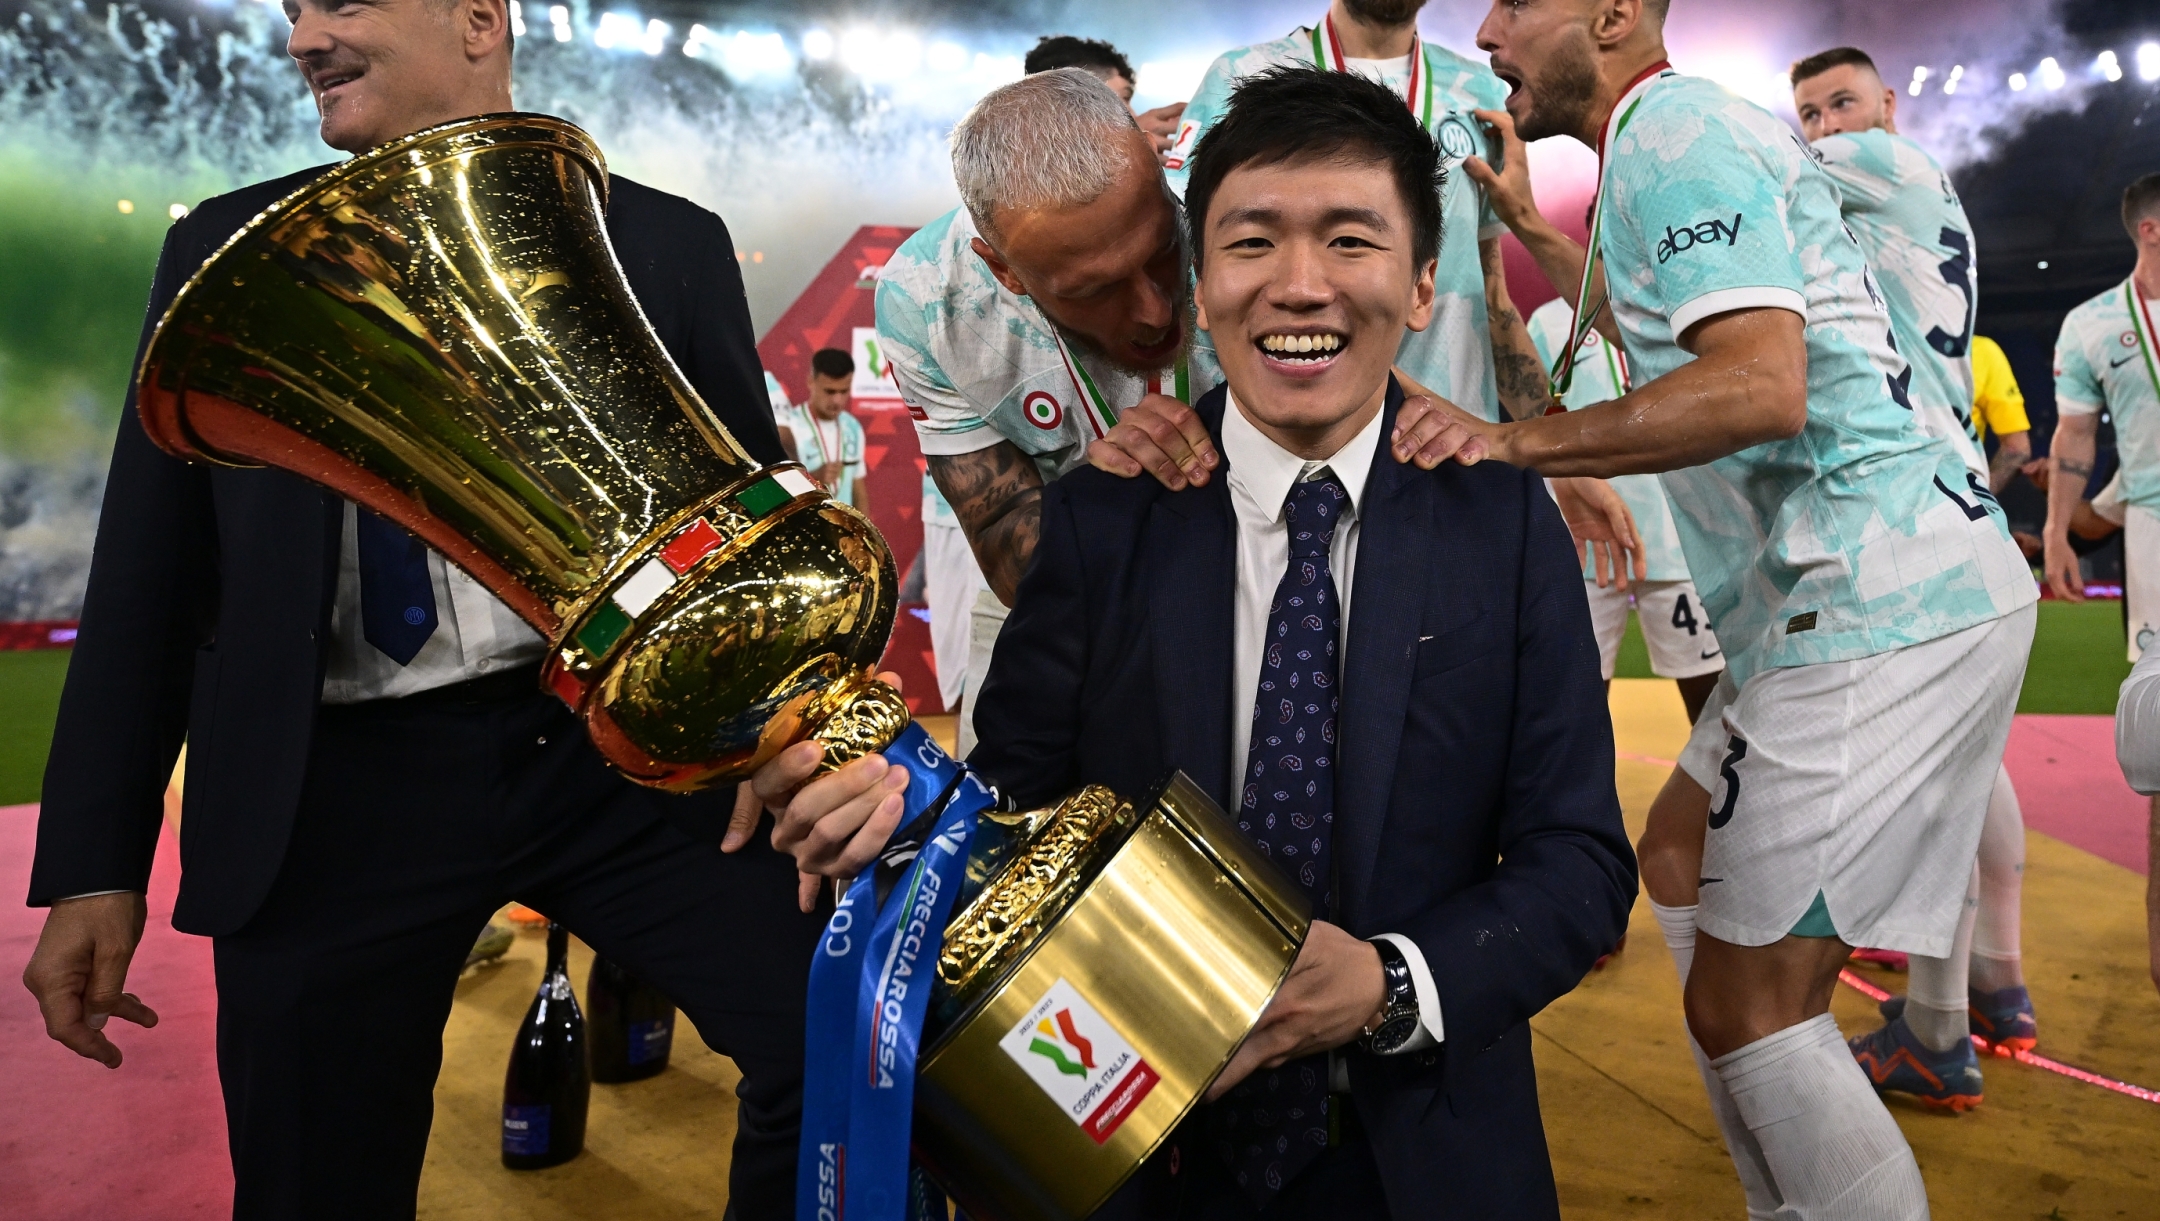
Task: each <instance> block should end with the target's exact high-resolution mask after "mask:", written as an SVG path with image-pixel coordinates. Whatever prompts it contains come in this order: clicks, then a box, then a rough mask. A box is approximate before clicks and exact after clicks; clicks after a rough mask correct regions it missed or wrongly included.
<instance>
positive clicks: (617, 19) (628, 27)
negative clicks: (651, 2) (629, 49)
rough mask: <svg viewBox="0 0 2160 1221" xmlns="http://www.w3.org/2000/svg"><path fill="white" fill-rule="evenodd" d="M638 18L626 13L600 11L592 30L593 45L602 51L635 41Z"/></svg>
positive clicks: (636, 38) (637, 34)
mask: <svg viewBox="0 0 2160 1221" xmlns="http://www.w3.org/2000/svg"><path fill="white" fill-rule="evenodd" d="M639 33H640V31H639V28H638V19H637V18H635V17H632V16H631V15H630V14H628V13H602V14H600V24H599V26H598V27H597V28H595V29H594V30H593V36H592V40H593V45H594V46H596V47H598V48H600V49H601V50H603V51H612V50H614V49H615V48H616V47H618V46H622V45H624V44H629V43H635V42H636V41H637V40H638V36H639Z"/></svg>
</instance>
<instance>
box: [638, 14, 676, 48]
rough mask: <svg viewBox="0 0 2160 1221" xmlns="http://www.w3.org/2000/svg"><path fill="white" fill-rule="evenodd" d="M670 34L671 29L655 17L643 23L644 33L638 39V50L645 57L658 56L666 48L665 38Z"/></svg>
mask: <svg viewBox="0 0 2160 1221" xmlns="http://www.w3.org/2000/svg"><path fill="white" fill-rule="evenodd" d="M672 32H673V27H671V26H669V25H668V23H667V22H665V21H662V20H660V19H659V18H657V17H655V18H654V19H652V20H651V21H648V22H646V23H645V33H644V35H643V36H642V37H640V38H639V39H638V50H640V51H643V52H645V53H646V54H647V55H658V54H659V53H660V52H661V51H662V50H663V49H665V48H666V46H667V36H668V35H669V34H670V33H672Z"/></svg>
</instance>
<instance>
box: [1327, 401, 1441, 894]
mask: <svg viewBox="0 0 2160 1221" xmlns="http://www.w3.org/2000/svg"><path fill="white" fill-rule="evenodd" d="M1401 406H1402V390H1401V388H1400V387H1398V386H1397V385H1396V384H1395V381H1394V379H1393V378H1389V379H1388V397H1387V406H1386V407H1384V408H1383V409H1382V412H1381V415H1382V421H1381V431H1380V439H1381V443H1380V445H1379V447H1378V448H1377V449H1375V450H1374V452H1373V465H1372V471H1371V473H1370V474H1369V475H1368V476H1367V477H1366V483H1365V489H1366V491H1365V503H1364V504H1363V505H1361V506H1360V507H1359V510H1358V515H1359V526H1358V545H1357V546H1358V555H1357V570H1356V576H1355V578H1354V580H1355V582H1356V584H1355V585H1354V586H1353V587H1352V589H1351V601H1350V639H1349V642H1348V644H1347V645H1346V646H1345V648H1344V650H1343V671H1342V714H1341V719H1342V726H1341V733H1340V734H1339V735H1338V738H1339V741H1340V742H1341V743H1342V749H1341V754H1340V756H1339V758H1338V760H1337V765H1336V766H1337V771H1336V773H1335V854H1336V862H1337V864H1336V868H1337V870H1338V877H1339V879H1340V882H1341V886H1340V889H1339V891H1338V896H1339V901H1340V905H1341V909H1342V914H1343V918H1344V919H1345V921H1346V922H1347V921H1354V920H1356V919H1357V918H1358V914H1359V913H1358V908H1359V900H1360V898H1361V897H1362V896H1363V895H1364V894H1365V892H1366V890H1367V889H1368V888H1369V887H1370V886H1371V884H1372V877H1373V871H1374V869H1375V868H1376V867H1377V865H1378V863H1379V858H1380V832H1381V829H1382V825H1383V824H1384V823H1385V822H1386V820H1387V812H1388V804H1389V803H1388V797H1389V793H1390V791H1391V790H1392V789H1393V787H1394V777H1395V761H1396V757H1397V755H1398V754H1399V752H1400V750H1401V747H1402V732H1403V720H1404V717H1405V715H1406V714H1407V712H1408V709H1409V706H1410V679H1411V673H1412V669H1413V665H1412V663H1413V661H1414V660H1415V652H1416V648H1417V629H1418V624H1419V622H1420V620H1421V617H1422V612H1423V606H1424V585H1425V576H1426V571H1427V565H1426V564H1425V563H1424V562H1423V557H1424V556H1425V555H1426V553H1428V552H1429V551H1430V550H1431V539H1430V538H1429V537H1427V536H1428V535H1429V533H1430V530H1429V527H1427V526H1426V524H1425V522H1426V518H1427V517H1428V516H1429V503H1428V502H1429V500H1430V495H1431V483H1430V481H1429V480H1428V479H1426V478H1423V477H1422V476H1423V472H1421V471H1419V470H1417V469H1416V468H1415V467H1411V466H1405V465H1403V464H1402V463H1399V462H1397V461H1396V460H1395V455H1394V453H1393V452H1392V450H1391V449H1390V448H1389V445H1388V438H1389V436H1390V435H1392V433H1393V431H1394V425H1395V413H1396V410H1397V409H1398V408H1400V407H1401Z"/></svg>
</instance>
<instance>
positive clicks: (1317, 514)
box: [1283, 471, 1350, 559]
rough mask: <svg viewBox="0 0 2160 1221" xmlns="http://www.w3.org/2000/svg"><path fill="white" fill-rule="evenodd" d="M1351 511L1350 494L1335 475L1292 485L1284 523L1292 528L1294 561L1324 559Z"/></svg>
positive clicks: (1331, 473)
mask: <svg viewBox="0 0 2160 1221" xmlns="http://www.w3.org/2000/svg"><path fill="white" fill-rule="evenodd" d="M1349 511H1350V493H1348V492H1346V491H1344V490H1343V485H1342V480H1340V479H1337V478H1336V477H1335V472H1333V471H1323V472H1321V474H1320V476H1319V478H1317V479H1306V480H1302V481H1300V482H1298V483H1293V484H1291V485H1290V495H1289V496H1287V497H1285V498H1284V499H1283V519H1284V521H1285V523H1286V524H1287V525H1288V526H1289V528H1290V555H1291V557H1292V558H1294V559H1314V558H1324V557H1325V556H1326V555H1327V553H1328V545H1329V544H1330V543H1331V542H1333V541H1334V538H1335V523H1337V522H1339V521H1341V520H1342V517H1343V514H1345V513H1347V512H1349Z"/></svg>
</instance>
